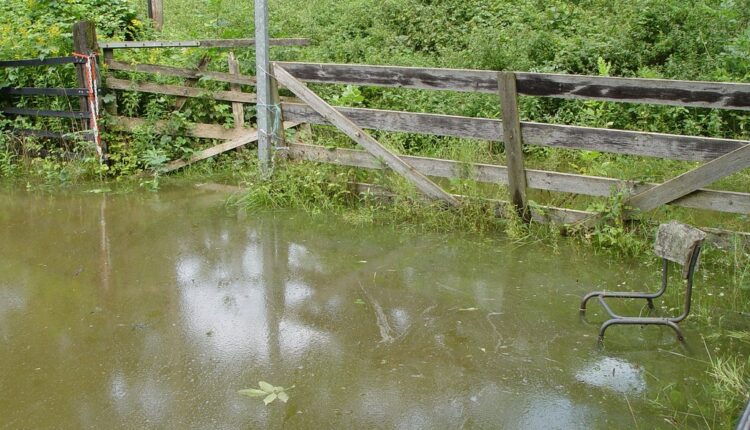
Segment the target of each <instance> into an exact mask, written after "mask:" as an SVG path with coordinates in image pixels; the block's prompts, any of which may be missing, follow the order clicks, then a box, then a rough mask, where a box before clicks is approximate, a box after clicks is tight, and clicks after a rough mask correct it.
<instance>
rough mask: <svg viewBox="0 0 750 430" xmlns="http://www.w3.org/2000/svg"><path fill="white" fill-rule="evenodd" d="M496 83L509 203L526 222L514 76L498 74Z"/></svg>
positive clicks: (524, 188)
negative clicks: (501, 121)
mask: <svg viewBox="0 0 750 430" xmlns="http://www.w3.org/2000/svg"><path fill="white" fill-rule="evenodd" d="M497 81H498V94H499V96H500V105H501V107H502V111H503V143H505V158H506V160H507V163H508V192H509V193H510V201H511V202H512V203H513V206H515V208H516V211H517V212H518V215H520V216H521V217H522V218H523V219H526V220H528V215H529V212H528V210H529V207H528V202H527V200H526V172H525V171H524V165H523V142H522V139H523V137H522V135H521V120H520V118H519V116H518V100H517V98H518V93H517V92H516V75H515V74H513V73H512V72H499V73H498V76H497Z"/></svg>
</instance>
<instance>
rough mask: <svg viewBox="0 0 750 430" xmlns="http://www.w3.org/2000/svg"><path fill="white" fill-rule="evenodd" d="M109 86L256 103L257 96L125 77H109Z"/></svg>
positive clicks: (118, 88) (120, 88) (155, 92)
mask: <svg viewBox="0 0 750 430" xmlns="http://www.w3.org/2000/svg"><path fill="white" fill-rule="evenodd" d="M107 87H108V88H110V89H113V90H124V91H140V92H143V93H152V94H166V95H170V96H179V97H193V98H207V99H214V100H223V101H229V102H238V103H255V101H256V97H255V94H252V93H239V92H234V91H210V90H206V89H203V88H191V87H183V86H180V85H166V84H154V83H151V82H136V81H128V80H125V79H117V78H108V79H107Z"/></svg>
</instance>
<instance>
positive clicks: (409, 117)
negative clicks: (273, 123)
mask: <svg viewBox="0 0 750 430" xmlns="http://www.w3.org/2000/svg"><path fill="white" fill-rule="evenodd" d="M283 109H284V115H285V116H286V118H287V119H288V120H292V121H299V122H306V123H311V124H327V121H325V119H324V118H323V117H322V116H321V115H320V114H318V113H317V112H315V110H314V109H312V108H311V107H309V106H306V105H304V104H294V103H284V104H283ZM338 110H339V112H341V113H343V114H344V115H346V116H347V117H348V118H349V119H350V120H352V121H354V123H355V124H357V125H358V126H360V127H363V128H371V129H377V130H386V131H399V132H407V133H421V134H432V135H438V136H452V137H461V138H467V139H480V140H490V141H501V140H502V136H503V125H502V121H500V120H497V119H486V118H471V117H462V116H452V115H438V114H428V113H413V112H399V111H389V110H377V109H362V108H344V107H342V108H338ZM521 131H522V133H523V141H524V143H525V144H527V145H539V146H548V147H552V148H569V149H586V150H589V151H600V152H611V153H617V154H629V155H640V156H649V157H660V158H669V159H673V160H685V161H708V160H712V159H714V158H716V157H719V156H721V155H724V154H726V153H728V152H731V151H732V150H734V149H737V148H740V147H742V146H744V145H747V144H750V142H748V141H742V140H732V139H715V138H710V137H698V136H679V135H671V134H661V133H647V132H638V131H623V130H608V129H601V128H590V127H577V126H567V125H555V124H542V123H535V122H524V121H522V122H521Z"/></svg>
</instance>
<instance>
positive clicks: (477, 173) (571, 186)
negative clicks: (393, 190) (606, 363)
mask: <svg viewBox="0 0 750 430" xmlns="http://www.w3.org/2000/svg"><path fill="white" fill-rule="evenodd" d="M290 155H291V157H292V158H296V159H301V160H308V161H315V162H322V163H331V164H339V165H344V166H352V167H362V168H368V169H383V168H385V167H384V166H383V164H382V163H381V162H380V161H379V160H377V159H376V158H375V157H373V156H372V155H370V154H369V153H367V152H365V151H359V150H353V149H342V148H337V149H328V148H325V147H322V146H317V145H304V144H291V145H290ZM401 157H402V158H403V159H404V161H406V162H407V163H409V164H410V165H411V166H413V167H414V168H415V169H417V171H419V172H420V173H422V174H424V175H429V176H436V177H443V178H465V179H472V180H475V181H478V182H485V183H491V184H498V183H499V184H507V182H508V173H507V168H506V167H505V166H497V165H492V164H481V163H462V162H458V161H452V160H442V159H438V158H428V157H416V156H401ZM526 179H527V181H528V187H529V188H533V189H538V190H546V191H555V192H564V193H574V194H582V195H588V196H597V197H607V196H610V195H611V194H612V191H613V190H616V189H621V190H625V191H629V192H631V193H640V192H642V191H645V190H647V189H650V188H653V187H655V186H656V185H657V184H643V183H635V182H631V181H622V180H617V179H611V178H602V177H597V176H585V175H576V174H571V173H559V172H549V171H544V170H535V169H526ZM672 204H674V205H676V206H683V207H689V208H697V209H706V210H714V211H719V212H729V213H740V214H750V194H748V193H737V192H729V191H714V190H706V189H701V190H698V191H696V192H694V193H691V194H689V195H687V196H685V197H683V198H681V199H679V200H676V201H674V202H672Z"/></svg>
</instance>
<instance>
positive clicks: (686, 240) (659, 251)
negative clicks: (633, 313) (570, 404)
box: [580, 221, 706, 342]
mask: <svg viewBox="0 0 750 430" xmlns="http://www.w3.org/2000/svg"><path fill="white" fill-rule="evenodd" d="M705 238H706V234H705V233H704V232H702V231H701V230H698V229H697V228H694V227H691V226H688V225H685V224H682V223H679V222H677V221H672V222H669V223H667V224H662V225H660V226H659V231H658V233H657V235H656V242H655V243H654V253H655V254H656V255H657V256H659V257H661V258H662V276H661V288H660V289H659V291H657V292H655V293H636V292H632V293H631V292H608V291H594V292H591V293H588V294H586V295H585V296H584V297H583V300H582V301H581V306H580V313H581V316H584V315H585V313H586V302H588V301H589V299H592V298H594V297H597V298H598V299H599V303H601V305H602V307H604V310H605V311H607V313H608V314H609V316H610V318H611V319H609V320H607V321H605V322H604V323H603V324H602V326H601V328H600V329H599V342H602V341H603V340H604V332H605V331H606V330H607V328H608V327H609V326H611V325H615V324H640V325H647V324H656V325H665V326H669V327H671V328H672V329H673V330H674V331H675V333H677V339H678V340H679V341H683V340H685V337H684V336H683V334H682V331H681V330H680V328H679V327H677V324H678V323H679V322H680V321H682V320H684V319H685V318H687V316H688V314H689V313H690V300H691V297H692V294H693V274H694V273H695V270H696V268H697V266H698V257H699V255H700V253H701V246H702V244H703V240H704V239H705ZM670 262H673V263H677V264H679V265H681V266H682V273H681V275H682V278H683V279H684V280H685V283H686V292H685V309H684V310H683V312H682V314H680V315H679V316H677V317H651V316H649V317H640V316H638V317H628V316H621V315H618V314H616V313H614V311H612V308H610V307H609V305H608V304H607V302H606V301H605V299H606V298H620V299H645V300H646V303H647V304H648V307H649V309H650V310H653V309H654V299H656V298H658V297H660V296H661V295H662V294H664V292H665V291H666V290H667V282H668V272H669V265H670V264H669V263H670Z"/></svg>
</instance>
